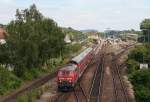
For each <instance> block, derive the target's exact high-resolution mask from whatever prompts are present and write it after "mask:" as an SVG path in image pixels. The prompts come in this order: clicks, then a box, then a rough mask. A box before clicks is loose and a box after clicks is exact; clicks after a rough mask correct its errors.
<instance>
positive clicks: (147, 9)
mask: <svg viewBox="0 0 150 102" xmlns="http://www.w3.org/2000/svg"><path fill="white" fill-rule="evenodd" d="M33 3H34V4H36V6H37V8H38V10H39V11H40V12H41V13H42V14H43V15H44V16H46V17H49V18H51V19H53V20H54V21H56V22H57V23H58V25H59V26H62V27H72V28H74V29H77V30H83V29H96V30H99V31H104V30H106V29H107V28H110V29H112V30H125V29H135V30H139V24H140V23H141V22H142V20H144V19H145V18H150V0H0V23H2V24H8V23H9V22H10V21H11V20H13V19H15V12H16V9H17V8H19V9H25V8H28V7H29V6H30V5H32V4H33Z"/></svg>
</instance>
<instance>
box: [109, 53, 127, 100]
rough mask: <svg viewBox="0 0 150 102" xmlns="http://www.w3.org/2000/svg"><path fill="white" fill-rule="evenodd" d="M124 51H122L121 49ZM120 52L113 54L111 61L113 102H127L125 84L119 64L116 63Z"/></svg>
mask: <svg viewBox="0 0 150 102" xmlns="http://www.w3.org/2000/svg"><path fill="white" fill-rule="evenodd" d="M123 52H124V51H123ZM120 55H121V54H118V55H117V56H114V59H115V60H113V61H112V67H111V73H112V80H113V88H114V89H113V95H114V102H129V97H128V94H127V91H126V87H125V84H124V82H123V79H122V77H121V72H120V69H119V66H118V65H117V59H116V58H118V57H119V56H120Z"/></svg>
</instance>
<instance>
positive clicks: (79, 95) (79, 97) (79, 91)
mask: <svg viewBox="0 0 150 102" xmlns="http://www.w3.org/2000/svg"><path fill="white" fill-rule="evenodd" d="M74 95H75V98H76V102H88V100H87V96H86V94H85V92H84V90H83V88H82V87H81V85H80V83H79V85H77V87H76V89H75V90H74ZM83 97H84V98H83Z"/></svg>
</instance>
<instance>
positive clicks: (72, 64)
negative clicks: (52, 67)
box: [57, 46, 96, 91]
mask: <svg viewBox="0 0 150 102" xmlns="http://www.w3.org/2000/svg"><path fill="white" fill-rule="evenodd" d="M95 50H96V46H94V47H89V48H87V49H85V50H84V51H83V52H81V53H80V54H79V55H77V56H76V57H74V58H72V59H71V60H70V61H69V62H68V64H66V65H64V66H63V67H62V68H60V69H59V70H58V73H57V86H58V90H59V91H64V90H71V89H73V88H74V87H75V85H76V84H77V83H78V80H79V79H80V78H81V76H82V75H83V73H84V71H85V69H86V68H87V66H88V64H89V62H90V61H91V60H92V58H93V56H94V52H95Z"/></svg>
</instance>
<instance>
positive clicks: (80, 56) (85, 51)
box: [71, 47, 92, 63]
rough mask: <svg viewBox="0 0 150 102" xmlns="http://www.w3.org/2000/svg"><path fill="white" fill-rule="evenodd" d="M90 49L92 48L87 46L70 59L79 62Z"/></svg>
mask: <svg viewBox="0 0 150 102" xmlns="http://www.w3.org/2000/svg"><path fill="white" fill-rule="evenodd" d="M91 51H92V48H91V47H90V48H87V49H86V50H84V51H83V52H82V53H80V54H79V55H78V56H76V57H74V58H73V59H71V61H74V62H76V63H79V62H80V61H82V59H83V58H84V57H85V56H86V55H87V54H88V53H89V52H91Z"/></svg>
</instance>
